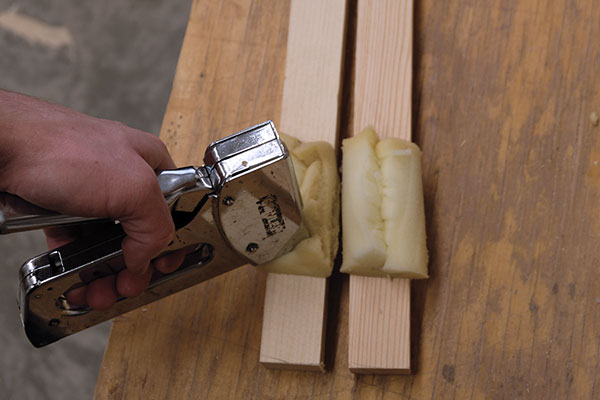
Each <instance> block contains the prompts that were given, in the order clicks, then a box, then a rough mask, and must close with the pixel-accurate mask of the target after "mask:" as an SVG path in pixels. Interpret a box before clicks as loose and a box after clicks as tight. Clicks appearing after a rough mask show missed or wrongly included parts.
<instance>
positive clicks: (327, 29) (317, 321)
mask: <svg viewBox="0 0 600 400" xmlns="http://www.w3.org/2000/svg"><path fill="white" fill-rule="evenodd" d="M345 17H346V0H335V1H321V0H310V1H307V0H292V2H291V9H290V23H289V31H288V42H287V56H286V63H285V80H284V83H283V99H282V105H281V118H280V122H279V129H280V131H281V132H284V133H286V134H289V135H292V136H295V137H297V138H298V139H300V140H302V141H315V140H322V141H326V142H329V143H331V145H333V146H335V145H336V143H337V134H338V123H339V111H340V96H341V84H342V56H343V51H344V33H345V32H344V28H345V24H344V22H345V19H346V18H345ZM331 268H332V269H333V265H332V266H331ZM326 304H327V279H326V278H314V277H306V276H291V275H276V274H269V276H268V277H267V286H266V293H265V309H264V310H265V311H264V315H263V330H262V341H261V346H260V362H261V363H263V364H264V365H266V366H268V367H272V368H288V369H289V368H297V369H307V370H318V371H322V370H324V368H325V359H324V356H325V348H324V346H325V330H326V311H327V309H326Z"/></svg>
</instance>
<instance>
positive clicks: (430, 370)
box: [96, 0, 600, 399]
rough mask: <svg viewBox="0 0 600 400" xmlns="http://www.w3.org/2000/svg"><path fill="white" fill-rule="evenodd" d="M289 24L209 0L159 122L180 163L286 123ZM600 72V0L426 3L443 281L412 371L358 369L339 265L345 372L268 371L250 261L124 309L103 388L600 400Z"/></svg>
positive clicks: (421, 27)
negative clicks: (351, 353) (221, 140)
mask: <svg viewBox="0 0 600 400" xmlns="http://www.w3.org/2000/svg"><path fill="white" fill-rule="evenodd" d="M355 1H356V0H351V1H350V5H349V7H350V8H353V7H355ZM361 1H363V0H361ZM288 17H289V4H288V2H287V1H281V0H261V1H251V0H238V1H233V0H222V1H195V2H194V4H193V6H192V11H191V16H190V21H189V25H188V30H187V34H186V38H185V41H184V45H183V48H182V52H181V56H180V60H179V65H178V68H177V73H176V77H175V82H174V86H173V91H172V94H171V100H170V102H169V106H168V109H167V112H166V115H165V120H164V123H163V128H162V131H161V137H162V138H163V140H164V141H165V142H166V143H167V145H168V146H169V148H170V150H171V152H172V154H173V156H174V159H175V161H176V162H177V164H178V165H181V166H183V165H188V164H199V163H201V159H202V155H203V152H204V148H205V147H206V145H207V144H208V143H209V142H210V141H211V140H213V139H217V138H218V137H221V136H224V135H226V134H229V133H233V132H235V131H237V130H240V129H242V128H245V127H247V126H250V125H252V124H254V123H258V122H261V121H263V120H266V119H274V120H275V123H277V119H278V118H279V114H280V103H281V96H282V86H283V78H284V64H285V62H284V61H285V50H286V39H287V23H288ZM352 19H353V16H352V15H351V16H350V23H352ZM599 71H600V7H598V6H597V5H594V2H593V1H591V0H579V1H577V0H573V1H566V0H563V1H552V2H549V1H541V0H522V1H512V0H511V1H503V0H488V1H475V0H474V1H470V0H448V1H435V0H423V1H419V0H416V1H415V32H414V82H413V85H414V86H413V87H414V95H413V110H414V111H413V117H414V118H413V121H414V122H413V138H414V140H415V142H416V143H417V144H419V145H420V146H421V148H422V150H423V172H424V176H423V183H424V190H425V204H426V214H427V233H428V247H429V250H430V266H429V269H430V275H431V278H430V279H429V280H428V281H419V282H413V286H412V300H413V303H412V322H411V329H412V334H411V336H412V337H411V340H412V357H413V358H412V364H413V370H414V373H413V375H409V376H358V377H356V376H353V375H352V374H351V373H350V372H349V371H348V369H347V351H348V350H347V345H348V338H347V323H348V316H347V313H348V278H347V277H346V276H342V275H339V274H335V275H334V276H333V278H332V279H331V282H330V284H331V287H330V304H329V310H328V311H329V316H328V336H327V359H328V362H329V365H330V368H329V371H328V372H326V373H325V374H320V373H315V372H294V371H277V370H268V369H265V368H264V367H262V366H261V365H259V363H258V356H259V344H260V332H261V322H262V321H261V320H262V304H263V296H264V286H265V285H264V282H265V277H264V275H263V274H261V273H259V272H258V271H255V270H254V269H253V268H252V267H243V268H241V269H238V270H236V271H233V272H230V273H228V274H226V275H224V276H221V277H219V278H216V279H213V280H211V281H209V282H206V283H203V284H201V285H199V286H197V287H194V288H191V289H188V290H186V291H184V292H181V293H179V294H177V295H174V296H171V297H170V298H167V299H164V300H162V301H160V302H157V303H154V304H151V305H149V306H147V307H145V308H143V309H141V310H137V311H134V312H131V313H129V314H126V315H125V316H122V317H119V318H117V319H116V320H115V322H114V326H113V329H112V333H111V337H110V341H109V344H108V348H107V350H106V354H105V356H104V361H103V364H102V367H101V371H100V375H99V378H98V384H97V387H96V398H97V399H129V398H151V399H163V398H172V399H181V398H217V399H232V398H240V399H250V398H256V399H288V398H317V399H329V398H335V399H338V398H339V399H350V398H376V399H445V398H459V399H468V398H472V399H480V398H498V399H503V398H523V399H546V398H548V399H550V398H552V399H554V398H561V399H562V398H572V399H595V398H600V382H599V380H600V366H599V363H600V354H599V353H600V267H599V263H600V246H599V245H598V240H599V239H600V127H599V126H598V117H597V116H596V115H600V79H599V78H600V72H599ZM594 116H595V118H594Z"/></svg>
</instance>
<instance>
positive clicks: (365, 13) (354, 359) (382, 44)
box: [348, 0, 413, 374]
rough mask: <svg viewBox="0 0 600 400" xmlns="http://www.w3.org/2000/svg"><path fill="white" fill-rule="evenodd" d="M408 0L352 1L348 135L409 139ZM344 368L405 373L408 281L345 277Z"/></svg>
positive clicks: (407, 360) (410, 34) (410, 2)
mask: <svg viewBox="0 0 600 400" xmlns="http://www.w3.org/2000/svg"><path fill="white" fill-rule="evenodd" d="M412 42H413V0H385V1H372V0H358V13H357V30H356V53H355V78H354V79H355V82H354V84H355V86H354V103H353V106H354V114H353V127H354V133H355V134H356V133H358V132H359V131H360V130H361V129H363V128H364V127H365V126H367V125H372V126H373V127H374V128H375V130H376V131H377V133H378V134H379V135H380V136H381V137H398V138H402V139H405V140H410V139H411V101H412V59H413V58H412V48H413V43H412ZM349 301H350V317H349V327H348V335H349V339H348V341H349V348H348V367H349V368H350V370H351V371H352V372H355V373H362V374H366V373H371V374H374V373H383V374H392V373H409V372H410V282H409V281H408V280H405V279H385V278H369V277H362V276H350V300H349Z"/></svg>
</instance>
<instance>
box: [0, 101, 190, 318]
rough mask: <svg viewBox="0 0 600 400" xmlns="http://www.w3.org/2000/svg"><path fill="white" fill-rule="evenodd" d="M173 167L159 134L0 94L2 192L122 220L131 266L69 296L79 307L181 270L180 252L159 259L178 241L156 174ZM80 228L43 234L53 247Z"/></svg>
mask: <svg viewBox="0 0 600 400" xmlns="http://www.w3.org/2000/svg"><path fill="white" fill-rule="evenodd" d="M172 168H175V164H174V162H173V160H172V159H171V157H170V155H169V153H168V151H167V149H166V147H165V145H164V144H163V143H162V142H161V141H160V139H158V138H157V137H156V136H154V135H152V134H150V133H147V132H143V131H139V130H137V129H133V128H130V127H128V126H126V125H123V124H121V123H118V122H114V121H108V120H103V119H98V118H93V117H90V116H87V115H84V114H81V113H78V112H76V111H73V110H70V109H67V108H65V107H61V106H58V105H54V104H50V103H47V102H44V101H40V100H38V99H34V98H31V97H27V96H23V95H20V94H16V93H11V92H6V91H2V90H0V192H8V193H12V194H15V195H17V196H20V197H21V198H23V199H25V200H27V201H29V202H31V203H33V204H35V205H37V206H40V207H43V208H46V209H49V210H53V211H56V212H59V213H61V214H68V215H76V216H82V217H102V218H110V219H113V220H119V221H120V222H121V224H122V227H123V229H124V231H125V233H126V234H127V237H126V238H125V239H124V240H123V243H122V248H123V258H124V261H125V265H126V267H127V268H126V269H124V270H122V271H121V272H119V273H118V274H117V275H116V276H109V277H105V278H102V279H97V280H95V281H93V282H91V283H90V284H89V285H88V286H87V287H86V286H82V287H79V288H76V289H74V290H71V291H70V292H69V293H67V299H68V300H69V301H70V302H71V303H74V304H88V305H89V306H90V307H92V308H94V309H106V308H109V307H110V306H112V305H113V304H114V303H115V301H116V299H117V297H118V295H121V296H125V297H134V296H137V295H139V294H140V293H141V292H143V291H144V289H145V288H146V287H147V286H148V283H149V281H150V277H151V275H152V270H153V268H156V269H158V270H159V271H161V272H163V273H169V272H172V271H174V270H175V269H177V267H178V266H179V265H180V264H181V262H182V261H183V257H184V255H185V254H184V252H182V251H178V252H174V253H171V254H169V255H166V256H163V257H160V258H158V259H154V260H153V258H154V257H156V255H157V254H158V253H159V252H160V251H161V249H163V248H164V247H165V246H166V245H167V244H168V243H169V242H170V241H171V240H172V238H173V235H174V225H173V220H172V218H171V215H170V212H169V209H168V207H167V204H166V202H165V199H164V196H163V194H162V192H161V190H160V187H159V185H158V182H157V179H156V173H157V172H159V171H161V170H164V169H172ZM79 229H80V228H52V229H46V230H44V232H45V234H46V239H47V243H48V247H49V248H51V249H53V248H56V247H59V246H61V245H63V244H65V243H68V242H70V241H72V240H74V239H76V238H77V237H78V236H79V235H80V234H81V232H80V230H79Z"/></svg>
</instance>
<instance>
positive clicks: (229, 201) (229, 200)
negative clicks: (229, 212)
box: [223, 196, 235, 207]
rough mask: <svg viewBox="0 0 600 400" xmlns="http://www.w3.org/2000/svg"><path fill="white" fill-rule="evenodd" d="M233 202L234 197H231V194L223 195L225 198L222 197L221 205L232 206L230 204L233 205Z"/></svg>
mask: <svg viewBox="0 0 600 400" xmlns="http://www.w3.org/2000/svg"><path fill="white" fill-rule="evenodd" d="M233 203H235V200H234V199H233V197H231V196H227V197H225V198H224V199H223V205H224V206H227V207H229V206H232V205H233Z"/></svg>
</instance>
